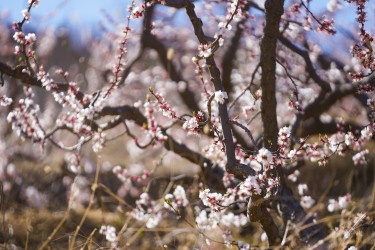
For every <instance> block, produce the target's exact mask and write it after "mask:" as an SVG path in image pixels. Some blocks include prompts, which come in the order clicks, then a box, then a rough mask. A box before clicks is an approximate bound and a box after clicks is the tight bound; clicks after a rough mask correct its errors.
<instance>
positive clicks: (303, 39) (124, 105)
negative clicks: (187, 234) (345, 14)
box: [0, 0, 375, 249]
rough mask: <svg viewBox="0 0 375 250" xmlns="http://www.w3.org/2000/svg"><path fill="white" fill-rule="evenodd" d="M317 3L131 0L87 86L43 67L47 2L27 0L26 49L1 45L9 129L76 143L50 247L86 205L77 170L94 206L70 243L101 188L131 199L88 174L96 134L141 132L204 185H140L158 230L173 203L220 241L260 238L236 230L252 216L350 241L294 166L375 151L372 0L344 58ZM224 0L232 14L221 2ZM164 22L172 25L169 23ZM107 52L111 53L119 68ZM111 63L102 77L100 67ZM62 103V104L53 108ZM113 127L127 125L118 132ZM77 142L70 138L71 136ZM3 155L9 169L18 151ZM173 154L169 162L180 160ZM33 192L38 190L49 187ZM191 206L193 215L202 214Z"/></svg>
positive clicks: (141, 208)
mask: <svg viewBox="0 0 375 250" xmlns="http://www.w3.org/2000/svg"><path fill="white" fill-rule="evenodd" d="M312 2H313V1H292V2H291V3H288V4H287V3H285V2H284V1H283V0H279V1H271V0H267V1H265V4H264V8H263V7H262V6H260V5H258V4H257V3H256V2H255V1H242V0H240V1H228V2H227V3H216V2H215V1H212V2H211V1H209V2H207V3H205V4H206V5H204V4H203V5H202V6H201V7H200V11H198V10H197V9H196V8H195V3H193V2H190V1H187V0H167V1H145V2H144V3H142V4H140V5H138V4H137V3H135V2H132V4H131V6H130V7H129V16H128V17H127V19H126V24H125V27H124V28H122V29H121V32H120V34H118V33H119V32H117V34H114V33H112V37H113V36H115V38H116V39H112V42H113V43H112V44H99V43H94V42H93V43H92V44H91V45H90V46H92V48H93V49H95V48H96V50H93V51H90V52H89V57H90V58H89V60H90V63H89V66H88V67H91V69H92V70H91V71H90V72H94V73H92V74H94V75H95V77H91V78H90V77H86V79H85V80H84V81H82V83H81V84H79V83H77V81H75V80H73V79H74V78H76V76H75V75H71V73H70V72H68V71H65V70H62V69H57V70H55V72H53V71H52V69H53V67H54V66H55V65H49V67H48V68H47V67H44V66H43V65H47V64H49V63H48V60H47V57H46V56H39V55H38V49H37V48H38V46H39V47H42V46H43V44H42V43H41V42H40V43H38V40H37V36H36V35H35V34H34V33H27V32H25V31H24V26H25V25H26V24H27V23H28V22H29V21H32V18H31V13H32V9H33V8H34V7H36V6H37V5H38V4H39V1H36V0H29V2H28V7H27V9H25V10H23V11H22V13H23V20H22V21H20V22H18V23H14V24H13V31H14V36H13V38H14V40H15V43H16V45H15V47H14V49H15V54H16V57H14V56H9V55H8V57H5V56H4V60H2V62H0V72H1V76H2V85H4V87H3V91H4V92H7V95H11V97H8V96H7V95H5V94H4V95H2V96H1V97H0V104H1V106H4V108H2V113H5V114H6V116H7V122H8V123H9V124H11V126H12V131H13V132H12V133H14V134H16V135H17V136H19V137H20V138H21V139H23V140H24V139H25V140H27V141H28V142H30V145H32V147H36V146H37V145H39V146H41V148H42V152H55V151H51V150H52V148H58V149H60V150H63V151H68V152H72V153H71V154H70V155H68V157H67V164H68V168H67V169H68V172H69V175H72V176H74V180H75V181H74V182H73V181H72V182H71V183H70V185H68V188H69V190H70V196H69V199H68V204H67V206H68V208H67V212H66V214H65V216H64V217H63V218H62V220H61V221H60V223H59V224H58V226H57V227H56V229H55V230H53V231H52V232H51V234H50V236H49V237H48V238H46V239H43V243H42V244H41V245H40V246H39V247H40V248H41V249H44V248H45V247H47V245H48V244H51V240H52V239H53V238H54V237H55V235H56V233H57V232H58V230H59V228H60V227H61V226H62V225H63V224H64V223H65V222H66V220H68V218H69V214H70V213H71V210H74V209H75V205H74V204H75V203H79V197H80V196H82V194H81V193H82V192H84V191H83V190H82V189H81V186H80V185H79V184H78V181H77V180H78V179H79V178H82V177H87V178H88V180H90V181H91V182H92V185H91V191H90V190H89V191H87V192H88V194H89V197H88V198H87V200H86V210H85V212H84V213H83V214H82V217H81V219H80V220H79V222H78V223H77V224H78V226H77V227H76V229H75V231H74V233H72V236H71V240H70V241H69V248H70V249H73V248H74V247H75V246H76V245H77V244H78V243H77V241H78V240H82V239H79V238H80V237H79V232H80V230H81V229H82V226H83V225H84V223H85V221H86V219H87V215H88V212H89V211H90V210H91V209H92V208H94V207H96V206H100V200H101V198H100V197H103V196H109V197H111V198H112V199H114V200H115V202H116V203H118V205H120V206H124V207H126V208H127V209H128V210H129V209H130V208H129V204H128V203H127V202H126V200H127V195H120V194H119V192H120V189H118V190H111V189H110V188H109V187H108V186H107V185H105V184H103V182H102V180H101V178H102V177H101V176H102V175H103V169H101V167H100V164H99V163H97V166H96V167H95V168H94V169H95V170H94V172H95V174H94V175H92V174H91V177H88V176H90V173H89V172H87V171H85V170H84V169H83V168H82V163H81V162H80V160H81V159H83V157H84V156H85V155H87V154H90V152H88V148H90V147H89V146H88V144H89V143H92V147H91V148H92V152H94V153H95V154H97V155H104V154H105V153H103V150H105V147H106V146H108V144H110V143H111V140H112V139H115V138H118V137H120V136H122V135H123V134H126V135H127V136H128V138H130V139H131V141H132V142H133V143H134V145H133V147H139V148H141V149H143V150H144V152H147V151H148V150H151V149H152V148H154V149H155V148H156V149H157V148H160V147H164V149H165V150H166V151H171V152H174V153H175V154H176V155H179V156H180V157H182V158H185V159H187V160H189V161H190V162H192V163H194V164H196V165H198V166H200V178H199V180H200V182H201V184H200V185H201V186H200V187H201V190H200V191H199V192H194V189H193V188H192V187H190V189H185V188H186V187H187V185H185V188H184V185H183V184H182V185H174V191H173V192H172V190H171V189H170V188H167V189H166V195H164V201H163V202H160V200H159V201H158V200H157V198H160V197H152V195H150V194H149V192H147V191H146V192H143V193H142V194H140V195H139V198H137V200H136V201H135V203H134V205H133V207H132V206H130V207H131V210H130V212H129V214H128V215H129V218H130V219H131V220H138V221H142V222H144V223H145V226H146V227H148V228H153V227H156V226H157V225H158V224H159V223H160V221H161V220H162V219H163V218H164V217H166V216H168V215H170V214H174V215H177V217H178V218H179V219H180V220H182V221H185V222H187V223H188V224H189V225H190V226H191V227H193V228H197V232H198V234H200V235H202V236H203V238H205V239H207V240H208V241H212V242H215V239H212V238H211V237H210V236H209V235H208V233H207V231H208V230H209V229H212V228H220V229H221V230H222V233H223V242H224V243H225V244H227V245H235V246H237V247H238V248H239V249H247V248H249V245H247V243H250V242H253V241H254V240H253V239H252V238H251V237H252V236H251V235H250V234H248V235H246V238H245V239H246V243H243V242H241V241H239V240H237V239H233V236H232V232H231V228H232V227H233V226H236V227H243V226H244V225H245V224H246V223H248V220H249V221H251V222H259V224H260V225H261V227H262V229H263V230H264V232H265V233H266V235H267V239H268V244H269V246H275V247H277V246H281V247H282V246H289V247H293V246H294V247H297V245H299V247H301V246H302V247H312V248H319V247H321V248H327V247H329V246H330V247H337V246H338V245H337V244H341V245H340V246H341V247H343V246H345V247H346V246H350V244H352V239H353V237H354V236H353V231H350V230H347V231H345V230H344V231H345V232H344V233H342V232H341V231H340V233H341V234H343V235H344V238H345V240H346V241H345V242H344V243H343V242H340V243H337V242H334V240H331V241H329V240H327V238H328V239H330V238H332V237H334V235H335V233H336V234H337V232H334V231H332V230H329V228H328V227H327V224H325V222H323V221H320V222H318V223H317V222H316V220H317V219H318V218H317V217H316V215H312V214H310V213H308V212H307V211H308V209H309V208H310V207H311V206H312V205H313V204H314V202H315V201H314V200H313V199H312V198H311V197H310V196H306V195H305V193H306V188H307V186H306V185H303V184H301V185H299V186H298V187H299V188H298V190H299V193H300V196H301V197H300V199H298V198H297V197H298V196H297V195H296V194H295V192H293V190H292V188H291V187H290V181H288V178H290V177H295V176H296V173H298V170H299V169H300V168H303V167H304V166H305V165H306V162H310V161H312V162H318V163H319V165H326V164H327V162H328V161H329V159H330V158H331V157H333V156H334V155H352V159H353V162H354V164H355V165H365V164H366V163H367V160H366V155H367V154H369V150H368V149H367V144H366V143H368V142H369V141H371V140H372V139H373V133H374V129H375V125H374V109H375V104H374V103H375V102H374V100H375V99H374V79H373V73H374V71H375V59H374V52H373V49H372V46H373V43H374V42H373V36H372V35H371V34H370V33H369V32H368V31H367V24H366V21H367V19H366V8H367V6H366V4H368V3H367V2H368V1H350V0H349V1H347V2H348V3H350V4H351V6H352V5H355V6H356V8H357V19H356V22H357V23H358V24H359V36H354V37H355V38H354V40H356V42H355V44H354V45H353V47H352V55H350V53H348V54H347V55H346V56H343V58H333V57H331V56H330V55H328V54H327V53H326V52H325V51H324V50H322V49H320V48H319V46H320V45H319V44H314V43H313V42H310V41H309V39H310V38H311V33H312V32H313V31H316V32H320V33H326V34H324V35H321V36H322V37H324V38H325V39H331V38H330V37H331V36H335V33H336V30H335V27H334V19H331V20H329V19H328V18H327V17H324V16H322V17H318V16H317V15H316V14H314V13H313V11H312V10H311V4H312ZM160 5H164V7H161V6H160ZM159 7H160V8H164V9H162V10H165V8H168V9H174V10H176V11H177V10H178V11H180V12H182V11H184V12H185V13H184V16H186V18H187V19H186V22H187V23H186V24H184V28H183V29H181V32H179V33H178V35H174V34H171V33H170V30H173V31H176V30H177V28H176V27H175V26H169V25H172V21H173V20H175V19H173V17H171V16H168V14H166V15H163V14H162V13H161V12H162V11H160V13H159V12H158V8H159ZM215 7H217V8H223V9H225V11H226V13H225V14H224V15H223V16H222V15H219V14H217V12H219V11H216V10H214V8H215ZM338 7H339V1H330V2H329V4H328V5H327V8H328V9H329V10H330V11H331V13H328V14H327V15H330V16H332V18H334V17H335V11H336V9H337V8H338ZM160 8H159V10H160ZM201 10H204V11H207V13H208V14H207V13H205V12H204V11H203V12H202V11H201ZM201 12H202V13H201ZM135 19H142V20H143V25H142V29H141V30H140V31H139V32H138V31H137V30H134V29H132V28H131V27H132V22H133V20H135ZM160 20H162V21H160ZM158 21H160V22H161V23H162V24H160V25H159V26H158V25H157V22H158ZM353 21H354V20H353ZM181 22H185V21H181ZM232 27H235V28H234V29H233V31H232ZM168 32H169V33H168ZM137 39H138V40H137ZM113 40H115V41H113ZM137 43H138V44H137ZM44 46H46V45H44ZM47 47H48V46H47ZM98 48H100V49H98ZM111 48H112V49H111ZM133 48H136V49H133ZM134 50H137V52H136V53H133V51H134ZM40 53H41V52H39V54H40ZM155 57H157V59H158V62H156V61H155V60H154V58H155ZM16 58H18V59H19V60H18V61H16V60H15V59H16ZM101 58H107V59H104V60H101ZM352 58H354V59H352ZM219 60H221V63H220V64H218V61H219ZM15 62H16V63H15ZM42 64H43V65H42ZM109 64H112V65H113V66H112V70H111V71H109V67H108V65H109ZM56 66H57V67H59V66H58V65H56ZM160 66H162V67H163V69H161V67H160ZM99 68H100V69H99ZM194 70H195V73H194ZM74 74H77V75H78V74H79V73H78V72H74ZM86 75H87V74H86ZM100 75H102V76H103V77H102V79H101V80H98V79H93V78H97V77H98V76H100ZM4 76H5V77H4ZM4 78H5V79H4ZM89 78H90V79H91V80H93V81H95V82H96V83H92V82H90V81H89V80H90V79H89ZM59 79H61V80H59ZM14 80H16V82H18V83H22V84H23V94H22V96H21V94H20V93H19V91H15V90H14V89H15V87H14V84H13V83H14ZM40 89H42V91H40ZM129 91H133V93H131V94H129ZM36 92H38V93H37V94H35V93H36ZM51 97H52V98H53V100H54V102H52V101H51ZM342 100H346V102H349V103H353V102H359V103H360V105H361V107H360V108H358V109H361V110H364V111H365V112H366V115H367V117H366V120H364V118H363V115H362V116H360V115H358V117H355V118H354V119H353V117H350V116H347V115H345V114H344V113H343V111H342V110H345V108H346V106H347V105H348V104H347V103H343V101H342ZM340 101H341V102H340ZM349 105H351V104H349ZM56 107H58V108H56ZM52 108H54V109H56V110H58V112H54V113H53V114H51V113H50V112H51V109H52ZM332 114H336V116H337V117H341V118H334V117H332ZM48 115H50V116H51V117H48ZM4 117H5V116H4ZM361 119H362V120H361ZM122 130H124V131H125V132H121V131H122ZM3 133H4V142H3V143H4V145H6V146H7V147H8V144H10V143H12V142H11V141H12V140H14V139H12V138H14V137H13V135H12V134H10V133H9V130H7V129H6V128H5V129H4V130H3ZM108 134H112V135H113V134H117V135H116V136H115V137H114V138H110V137H108ZM72 141H73V142H74V143H73V145H71V146H67V143H71V142H72ZM22 145H26V143H24V144H22ZM25 147H26V146H25ZM193 148H195V149H193ZM4 150H5V149H4ZM116 153H117V152H116ZM118 153H119V154H121V152H118ZM2 157H3V158H4V160H3V165H4V167H3V168H4V169H6V167H5V166H8V165H9V163H10V162H11V160H9V159H10V157H9V156H2ZM167 166H170V167H171V168H172V167H173V163H169V164H167ZM112 170H113V173H114V174H115V175H116V176H117V177H118V178H119V179H120V181H121V182H122V183H123V184H122V187H123V188H124V187H125V186H127V187H129V185H130V186H133V185H134V182H137V183H140V184H142V185H141V186H148V188H147V190H149V191H150V185H151V184H152V183H153V182H154V180H155V179H156V177H155V176H154V172H151V173H150V172H148V171H147V170H144V171H143V172H142V173H141V174H140V175H137V176H135V175H132V174H130V173H129V172H128V170H127V169H126V168H123V167H121V166H116V167H114V166H112ZM4 173H5V172H4ZM2 178H3V179H4V180H5V179H6V178H9V175H8V176H7V175H6V174H4V176H3V177H2ZM90 178H91V179H90ZM176 178H177V179H185V180H189V179H190V178H191V177H189V176H187V175H182V176H180V177H172V179H170V181H171V183H174V182H175V181H176V180H177V179H176ZM193 186H194V185H193ZM140 190H142V188H140ZM186 190H188V191H189V192H190V194H187V193H186ZM301 190H302V191H301ZM34 191H35V190H34ZM30 192H31V191H29V193H30ZM31 193H32V192H31ZM120 193H121V192H120ZM197 193H199V198H200V200H201V204H200V206H197V207H196V211H191V210H189V209H188V207H189V201H188V199H187V197H189V198H191V199H193V194H197ZM33 194H34V195H35V196H37V194H38V192H37V191H35V192H34V193H33ZM26 196H27V195H26ZM29 196H31V195H29ZM121 196H122V197H121ZM35 199H36V198H35V197H34V198H33V200H34V203H38V202H36V201H35ZM37 200H38V199H37ZM349 201H350V195H345V196H342V197H339V198H338V200H334V199H331V200H329V201H328V210H330V211H331V212H333V211H335V210H341V209H344V208H345V207H346V206H347V205H348V203H349ZM322 202H324V201H322ZM39 203H41V202H39ZM39 203H38V204H39ZM36 206H38V205H36ZM40 206H41V205H40ZM167 211H169V212H167ZM234 211H237V212H236V213H235V212H234ZM238 211H239V212H238ZM111 212H114V210H112V211H111ZM275 212H277V213H278V216H279V217H280V218H281V219H282V221H283V223H282V224H281V222H280V221H279V220H278V219H277V218H276V216H275V214H274V213H275ZM245 214H246V215H247V216H245ZM370 214H371V212H368V214H364V215H363V214H361V215H360V216H358V218H357V222H358V223H359V224H360V225H362V224H364V223H365V221H366V220H370ZM372 214H373V213H372ZM188 215H193V216H194V220H195V223H192V222H191V221H190V220H189V217H188ZM130 219H129V220H130ZM125 225H127V223H125ZM353 228H354V226H353ZM356 228H359V226H358V225H357V227H356ZM125 230H126V226H124V227H123V229H122V230H121V231H120V233H118V234H116V230H115V228H113V227H112V226H109V225H104V226H102V228H101V229H100V233H101V234H103V235H105V237H106V239H107V240H108V242H110V245H111V247H112V248H116V247H117V246H119V247H121V246H122V244H125V243H126V239H124V238H123V233H125ZM345 233H346V234H345ZM94 234H95V231H93V233H92V235H94ZM92 235H91V236H90V237H92ZM77 237H78V238H77ZM326 237H327V238H326ZM340 237H341V236H340ZM4 238H5V236H4ZM296 239H298V240H296ZM324 239H325V240H324ZM83 242H84V241H83ZM84 244H88V241H86V243H84ZM335 244H336V245H335Z"/></svg>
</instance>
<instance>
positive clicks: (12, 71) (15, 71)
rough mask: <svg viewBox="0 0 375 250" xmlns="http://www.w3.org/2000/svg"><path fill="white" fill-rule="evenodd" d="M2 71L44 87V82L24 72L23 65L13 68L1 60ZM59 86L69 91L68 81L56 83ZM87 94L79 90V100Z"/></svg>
mask: <svg viewBox="0 0 375 250" xmlns="http://www.w3.org/2000/svg"><path fill="white" fill-rule="evenodd" d="M0 72H1V73H2V74H5V75H7V76H10V77H13V78H14V79H18V80H21V82H23V83H25V84H29V85H31V86H36V87H40V88H42V87H43V85H42V82H41V81H40V80H38V79H37V78H35V77H32V76H30V75H29V74H28V73H26V72H22V68H21V67H15V68H14V69H12V68H11V67H10V66H9V65H7V64H5V63H2V62H0ZM54 84H55V85H56V86H57V90H58V91H61V92H64V91H68V88H69V85H68V84H66V83H54ZM84 96H85V95H84V94H83V93H82V92H78V93H77V95H76V97H77V98H78V100H82V99H83V97H84Z"/></svg>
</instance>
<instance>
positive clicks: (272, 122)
mask: <svg viewBox="0 0 375 250" xmlns="http://www.w3.org/2000/svg"><path fill="white" fill-rule="evenodd" d="M265 9H266V25H265V27H264V36H263V39H262V41H261V45H260V51H261V56H260V60H261V61H260V66H261V68H262V78H261V87H262V121H263V129H264V131H263V134H264V135H263V137H264V139H263V141H264V146H265V147H266V148H268V149H270V150H271V151H273V152H275V151H276V150H277V134H278V125H277V114H276V92H275V90H276V43H277V38H278V34H279V23H280V19H281V15H282V14H283V13H284V1H283V0H281V1H280V0H278V1H271V0H267V1H266V3H265Z"/></svg>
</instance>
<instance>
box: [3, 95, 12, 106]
mask: <svg viewBox="0 0 375 250" xmlns="http://www.w3.org/2000/svg"><path fill="white" fill-rule="evenodd" d="M12 102H13V100H12V98H9V97H7V96H5V95H3V96H0V106H3V107H6V106H9V105H10V104H11V103H12Z"/></svg>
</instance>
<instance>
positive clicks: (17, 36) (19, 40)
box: [13, 31, 25, 43]
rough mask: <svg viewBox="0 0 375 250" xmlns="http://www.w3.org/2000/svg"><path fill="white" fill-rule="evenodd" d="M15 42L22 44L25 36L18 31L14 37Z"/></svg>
mask: <svg viewBox="0 0 375 250" xmlns="http://www.w3.org/2000/svg"><path fill="white" fill-rule="evenodd" d="M13 38H14V40H16V42H18V43H22V42H23V41H24V40H25V35H24V34H23V33H22V31H17V32H15V33H14V35H13Z"/></svg>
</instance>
